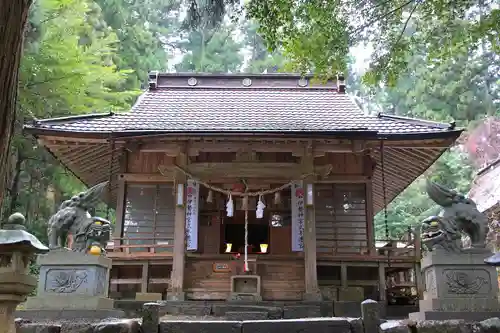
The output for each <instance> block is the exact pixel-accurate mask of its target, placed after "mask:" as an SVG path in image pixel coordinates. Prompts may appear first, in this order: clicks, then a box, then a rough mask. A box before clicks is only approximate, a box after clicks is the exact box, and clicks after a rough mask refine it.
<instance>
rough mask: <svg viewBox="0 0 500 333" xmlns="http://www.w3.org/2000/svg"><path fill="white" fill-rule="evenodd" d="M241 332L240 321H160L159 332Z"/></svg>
mask: <svg viewBox="0 0 500 333" xmlns="http://www.w3.org/2000/svg"><path fill="white" fill-rule="evenodd" d="M171 332H182V333H200V332H203V333H241V323H240V322H238V321H167V322H161V323H160V329H159V333H171Z"/></svg>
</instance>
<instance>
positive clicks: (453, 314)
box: [408, 311, 500, 322]
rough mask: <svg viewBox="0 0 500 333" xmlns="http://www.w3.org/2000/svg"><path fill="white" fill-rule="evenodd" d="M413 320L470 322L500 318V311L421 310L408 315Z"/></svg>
mask: <svg viewBox="0 0 500 333" xmlns="http://www.w3.org/2000/svg"><path fill="white" fill-rule="evenodd" d="M408 317H409V318H410V319H411V320H415V321H423V320H460V319H462V320H465V321H469V322H472V321H474V322H476V321H483V320H486V319H489V318H495V317H497V318H499V317H500V311H498V312H490V311H474V312H472V311H421V312H412V313H410V314H409V316H408Z"/></svg>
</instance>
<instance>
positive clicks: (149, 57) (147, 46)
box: [95, 0, 180, 89]
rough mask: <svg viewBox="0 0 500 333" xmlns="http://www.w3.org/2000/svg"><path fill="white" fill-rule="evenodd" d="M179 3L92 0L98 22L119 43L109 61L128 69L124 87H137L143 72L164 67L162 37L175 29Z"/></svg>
mask: <svg viewBox="0 0 500 333" xmlns="http://www.w3.org/2000/svg"><path fill="white" fill-rule="evenodd" d="M179 5H180V2H179V1H175V0H147V1H139V0H132V1H124V0H95V6H97V8H99V10H100V11H101V12H102V19H103V21H104V22H105V23H104V24H106V25H107V26H109V27H110V28H112V30H113V31H114V32H115V33H116V35H117V38H118V40H119V43H118V44H117V49H116V52H114V53H113V61H114V63H115V64H116V65H117V67H118V68H119V69H122V70H123V69H128V70H130V69H132V70H134V72H135V75H130V76H129V77H128V80H127V83H126V85H125V86H124V88H127V89H131V88H139V87H140V86H141V83H145V82H146V78H147V73H148V72H149V71H152V70H159V71H164V70H165V69H166V68H167V53H166V51H165V46H166V44H165V43H166V42H165V37H166V36H168V35H169V34H171V33H172V32H173V28H174V27H177V26H178V24H176V23H177V16H178V10H179Z"/></svg>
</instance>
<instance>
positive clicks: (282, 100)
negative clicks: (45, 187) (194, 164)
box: [29, 86, 452, 135]
mask: <svg viewBox="0 0 500 333" xmlns="http://www.w3.org/2000/svg"><path fill="white" fill-rule="evenodd" d="M29 127H31V126H29ZM33 127H36V128H37V129H45V130H55V131H71V132H84V133H109V132H141V131H147V132H180V133H192V132H261V133H264V132H265V133H273V132H274V133H278V132H280V133H281V132H338V131H373V132H377V133H378V134H382V135H390V134H424V133H426V134H432V133H444V132H449V130H450V129H452V128H450V126H449V125H448V124H439V123H433V122H426V121H419V120H414V119H405V118H400V117H391V116H367V115H365V114H364V112H363V111H362V110H361V109H360V108H359V107H358V106H357V105H356V103H355V102H354V101H353V100H352V99H351V98H350V97H349V96H348V95H347V94H345V93H339V92H338V91H337V89H336V88H314V87H307V88H300V87H284V88H282V87H254V88H251V87H250V88H249V87H247V88H242V87H231V86H221V87H213V86H211V87H203V86H198V87H189V86H185V87H178V86H174V87H169V86H163V87H162V86H159V87H157V88H156V89H150V90H149V91H147V92H145V93H144V94H143V95H142V96H140V97H139V99H138V101H137V103H136V104H135V105H134V107H133V108H132V110H131V112H128V113H118V114H116V113H115V114H109V115H88V116H81V117H73V118H72V117H67V118H59V119H47V120H43V121H38V122H36V123H35V125H34V126H33Z"/></svg>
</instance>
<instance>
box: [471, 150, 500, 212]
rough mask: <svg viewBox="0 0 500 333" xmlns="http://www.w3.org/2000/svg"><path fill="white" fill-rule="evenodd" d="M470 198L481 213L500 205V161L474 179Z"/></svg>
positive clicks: (484, 169)
mask: <svg viewBox="0 0 500 333" xmlns="http://www.w3.org/2000/svg"><path fill="white" fill-rule="evenodd" d="M468 196H469V198H470V199H472V200H474V202H475V203H476V204H477V209H478V210H479V211H480V212H486V211H488V210H490V209H491V208H494V207H495V206H497V207H498V204H499V203H500V159H497V160H495V161H494V162H492V163H491V164H490V165H488V166H487V167H485V168H483V169H482V170H480V171H479V173H478V175H477V176H476V178H475V179H474V182H473V184H472V188H471V190H470V192H469V194H468Z"/></svg>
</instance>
